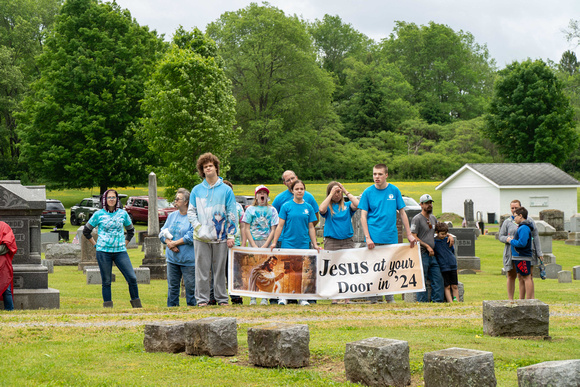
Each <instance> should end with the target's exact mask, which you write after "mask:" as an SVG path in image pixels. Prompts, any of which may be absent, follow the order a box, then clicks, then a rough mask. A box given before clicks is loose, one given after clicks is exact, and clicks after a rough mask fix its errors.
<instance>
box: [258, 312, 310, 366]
mask: <svg viewBox="0 0 580 387" xmlns="http://www.w3.org/2000/svg"><path fill="white" fill-rule="evenodd" d="M309 345H310V332H309V330H308V325H296V324H284V323H272V324H268V325H262V326H258V327H251V328H249V329H248V351H249V355H250V356H249V360H250V363H252V364H255V365H257V366H260V367H270V368H271V367H286V368H300V367H306V366H308V364H309V363H310V347H309Z"/></svg>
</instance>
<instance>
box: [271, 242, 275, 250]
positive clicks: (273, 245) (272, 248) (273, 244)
mask: <svg viewBox="0 0 580 387" xmlns="http://www.w3.org/2000/svg"><path fill="white" fill-rule="evenodd" d="M274 247H276V243H274V242H272V244H271V245H270V251H274Z"/></svg>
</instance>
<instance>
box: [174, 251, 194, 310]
mask: <svg viewBox="0 0 580 387" xmlns="http://www.w3.org/2000/svg"><path fill="white" fill-rule="evenodd" d="M182 277H183V284H184V285H185V301H186V302H187V305H189V306H195V305H197V303H196V302H195V266H183V265H177V264H175V263H170V262H167V306H179V288H180V286H181V278H182Z"/></svg>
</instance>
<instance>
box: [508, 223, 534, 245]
mask: <svg viewBox="0 0 580 387" xmlns="http://www.w3.org/2000/svg"><path fill="white" fill-rule="evenodd" d="M520 228H521V227H518V232H517V237H518V239H514V238H508V243H509V244H510V245H512V246H514V247H525V246H526V245H527V244H528V240H529V239H530V229H529V228H528V227H525V228H524V229H522V230H520Z"/></svg>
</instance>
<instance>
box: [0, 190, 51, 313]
mask: <svg viewBox="0 0 580 387" xmlns="http://www.w3.org/2000/svg"><path fill="white" fill-rule="evenodd" d="M45 208H46V191H45V188H44V186H23V185H22V184H20V181H19V180H2V181H0V219H2V221H4V222H6V223H7V224H8V225H9V226H10V228H12V231H13V232H14V237H15V238H16V245H17V246H18V251H17V252H16V254H15V255H14V259H13V261H12V266H13V268H14V291H13V292H12V293H13V296H14V309H58V308H59V307H60V292H59V291H58V290H56V289H52V288H49V287H48V269H47V268H46V267H45V266H43V265H42V264H41V263H40V262H41V252H40V249H41V245H40V243H41V242H40V240H41V237H40V234H41V233H40V216H41V214H42V211H44V209H45ZM3 308H4V303H3V302H0V309H3Z"/></svg>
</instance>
